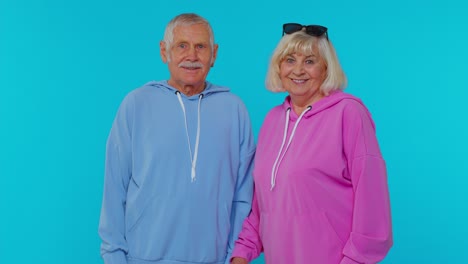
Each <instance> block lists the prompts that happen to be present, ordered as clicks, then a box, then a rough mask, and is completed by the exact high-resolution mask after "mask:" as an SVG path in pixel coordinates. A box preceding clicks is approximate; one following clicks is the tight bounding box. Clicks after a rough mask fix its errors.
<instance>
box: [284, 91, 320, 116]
mask: <svg viewBox="0 0 468 264" xmlns="http://www.w3.org/2000/svg"><path fill="white" fill-rule="evenodd" d="M290 97H291V107H292V109H293V110H294V112H295V113H296V114H297V115H300V114H302V112H304V110H306V108H307V107H308V106H309V105H312V104H314V103H316V102H317V101H319V100H320V99H322V98H323V94H321V93H320V94H317V95H316V96H314V97H312V98H304V97H303V96H297V97H296V96H290Z"/></svg>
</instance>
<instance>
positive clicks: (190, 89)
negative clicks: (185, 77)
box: [167, 80, 206, 96]
mask: <svg viewBox="0 0 468 264" xmlns="http://www.w3.org/2000/svg"><path fill="white" fill-rule="evenodd" d="M167 83H168V84H169V85H170V86H172V87H174V88H176V89H177V90H178V91H179V92H181V93H183V94H185V95H186V96H192V95H194V94H199V93H201V92H203V90H205V86H206V84H205V83H202V84H201V85H177V84H175V83H172V82H171V81H170V80H169V81H168V82H167Z"/></svg>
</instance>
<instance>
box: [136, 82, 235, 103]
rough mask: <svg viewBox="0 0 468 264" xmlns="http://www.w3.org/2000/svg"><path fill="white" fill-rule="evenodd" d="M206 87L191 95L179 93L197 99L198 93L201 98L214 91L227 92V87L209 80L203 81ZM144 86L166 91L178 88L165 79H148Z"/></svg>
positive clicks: (173, 90) (174, 90) (175, 90)
mask: <svg viewBox="0 0 468 264" xmlns="http://www.w3.org/2000/svg"><path fill="white" fill-rule="evenodd" d="M205 84H206V87H205V89H204V90H203V91H202V92H201V93H199V94H194V95H192V96H186V95H185V94H183V93H180V94H181V96H182V97H185V98H187V99H189V100H198V98H199V95H202V96H203V98H206V97H207V96H210V95H212V94H214V93H222V92H229V88H227V87H223V86H218V85H213V84H212V83H210V82H205ZM144 86H150V87H155V88H159V89H164V90H167V91H168V92H172V93H174V94H175V93H176V92H177V91H178V90H177V89H176V88H174V87H172V86H171V85H169V84H168V83H167V80H164V81H150V82H148V83H146V84H145V85H144Z"/></svg>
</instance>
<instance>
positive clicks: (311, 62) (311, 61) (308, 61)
mask: <svg viewBox="0 0 468 264" xmlns="http://www.w3.org/2000/svg"><path fill="white" fill-rule="evenodd" d="M314 63H315V62H314V60H306V61H305V64H314Z"/></svg>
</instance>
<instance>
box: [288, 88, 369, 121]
mask: <svg viewBox="0 0 468 264" xmlns="http://www.w3.org/2000/svg"><path fill="white" fill-rule="evenodd" d="M347 99H350V100H354V101H356V102H358V103H359V104H361V105H363V106H364V104H363V103H362V101H361V99H359V98H357V97H355V96H353V95H351V94H347V93H344V92H342V91H336V92H334V93H331V94H329V95H327V96H325V97H323V98H322V99H320V100H318V101H317V102H315V103H314V104H312V105H310V107H311V109H310V110H309V111H307V112H306V113H305V114H304V116H303V118H310V117H311V116H313V115H315V114H317V113H320V112H322V111H323V110H326V109H328V108H330V107H332V106H334V105H336V104H337V103H339V102H341V101H342V100H347ZM283 108H284V111H287V109H288V108H292V106H291V97H290V96H289V95H288V96H287V97H286V98H285V99H284V102H283ZM289 117H290V119H291V120H293V121H294V120H296V119H297V118H298V117H299V116H298V115H297V114H296V113H295V112H294V111H291V114H290V115H289Z"/></svg>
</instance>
